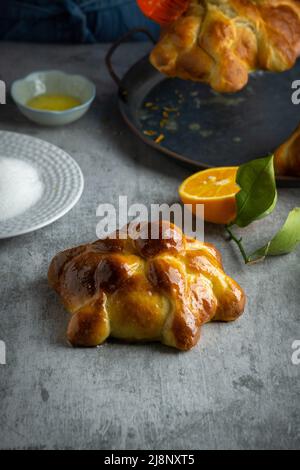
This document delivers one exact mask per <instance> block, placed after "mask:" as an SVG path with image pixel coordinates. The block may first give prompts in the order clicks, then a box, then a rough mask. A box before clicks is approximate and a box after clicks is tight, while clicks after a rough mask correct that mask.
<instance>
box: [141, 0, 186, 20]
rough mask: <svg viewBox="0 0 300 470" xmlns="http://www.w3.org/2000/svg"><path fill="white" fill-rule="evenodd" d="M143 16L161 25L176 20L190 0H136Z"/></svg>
mask: <svg viewBox="0 0 300 470" xmlns="http://www.w3.org/2000/svg"><path fill="white" fill-rule="evenodd" d="M137 4H138V6H139V7H140V9H141V10H142V12H143V13H144V15H145V16H147V17H148V18H150V19H151V20H153V21H156V22H157V23H159V24H161V25H167V24H169V23H173V21H175V20H177V19H178V18H179V17H180V16H181V15H182V13H184V11H185V10H187V8H188V6H189V4H190V0H137Z"/></svg>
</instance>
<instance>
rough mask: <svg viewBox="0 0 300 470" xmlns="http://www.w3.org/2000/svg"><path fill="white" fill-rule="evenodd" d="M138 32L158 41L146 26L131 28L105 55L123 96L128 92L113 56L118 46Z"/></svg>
mask: <svg viewBox="0 0 300 470" xmlns="http://www.w3.org/2000/svg"><path fill="white" fill-rule="evenodd" d="M137 33H142V34H145V35H146V36H148V38H149V39H150V41H151V42H153V44H156V41H155V39H154V37H153V36H152V34H151V33H150V32H149V31H148V30H147V29H145V28H134V29H131V30H130V31H128V32H127V33H126V34H124V36H122V37H121V38H120V39H118V40H117V41H116V42H114V43H113V44H112V46H111V47H110V48H109V50H108V52H107V54H106V57H105V63H106V67H107V70H108V72H109V74H110V76H111V78H112V79H113V80H114V82H115V83H116V84H117V85H118V87H119V93H120V94H121V96H123V97H125V96H126V94H127V92H126V90H125V89H123V88H122V82H121V79H120V78H119V77H118V75H117V74H116V72H115V70H114V68H113V65H112V57H113V55H114V53H115V52H116V50H117V49H118V47H119V46H120V45H121V44H123V42H125V41H127V39H129V38H131V37H132V36H133V35H134V34H137Z"/></svg>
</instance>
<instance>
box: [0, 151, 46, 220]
mask: <svg viewBox="0 0 300 470" xmlns="http://www.w3.org/2000/svg"><path fill="white" fill-rule="evenodd" d="M42 192H43V184H42V182H41V180H40V178H39V175H38V172H37V170H36V169H35V168H34V167H33V166H31V165H30V164H29V163H27V162H24V161H22V160H18V159H17V158H7V157H1V156H0V221H3V220H7V219H11V218H12V217H15V216H17V215H20V214H22V213H23V212H25V211H26V210H27V209H29V207H31V206H33V205H34V204H35V203H36V202H37V201H38V200H39V199H40V197H41V195H42Z"/></svg>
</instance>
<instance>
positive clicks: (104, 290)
mask: <svg viewBox="0 0 300 470" xmlns="http://www.w3.org/2000/svg"><path fill="white" fill-rule="evenodd" d="M153 227H154V226H153V224H152V225H151V224H150V225H148V224H144V225H141V226H140V227H139V233H138V236H137V237H133V236H132V235H131V234H130V231H129V230H128V228H126V229H125V230H123V231H122V233H123V234H124V233H125V236H126V238H124V239H116V236H115V235H116V234H114V236H111V237H109V238H107V239H104V240H98V241H96V242H95V243H92V244H87V245H82V246H79V247H77V248H73V249H70V250H67V251H64V252H62V253H59V254H58V255H56V256H55V258H54V259H53V260H52V262H51V265H50V268H49V273H48V279H49V283H50V285H51V286H52V287H53V288H54V289H55V290H56V292H57V293H58V294H59V295H60V297H61V299H62V302H63V304H64V306H65V308H66V309H67V310H68V311H69V312H70V313H71V314H72V317H71V320H70V323H69V327H68V332H67V335H68V339H69V341H70V342H71V343H72V345H74V346H96V345H99V344H101V343H103V342H104V341H105V340H106V339H107V338H108V337H109V336H112V337H115V338H119V339H122V340H126V341H160V342H162V343H163V344H166V345H168V346H173V347H175V348H178V349H180V350H188V349H190V348H192V347H193V346H194V345H195V344H196V343H197V341H198V339H199V337H200V328H201V325H203V324H204V323H206V322H209V321H211V320H220V321H232V320H235V319H236V318H238V317H239V316H240V315H241V314H242V312H243V310H244V305H245V295H244V292H243V290H242V289H241V288H240V286H239V285H238V284H237V283H236V282H235V281H234V280H233V279H231V278H230V277H229V276H227V275H226V274H225V272H224V270H223V267H222V262H221V257H220V254H219V252H218V251H217V250H216V249H215V248H214V247H213V246H212V245H210V244H207V243H201V242H199V241H197V240H195V239H192V238H188V237H186V236H184V235H183V233H182V232H181V230H180V229H179V228H177V227H176V226H174V225H172V224H168V223H167V222H162V223H160V224H156V227H154V228H155V229H156V230H157V231H156V233H157V234H158V238H156V239H154V238H153V236H152V238H151V235H150V234H151V233H153V232H151V230H153ZM119 233H120V232H119Z"/></svg>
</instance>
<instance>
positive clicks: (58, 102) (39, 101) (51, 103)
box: [26, 93, 82, 111]
mask: <svg viewBox="0 0 300 470" xmlns="http://www.w3.org/2000/svg"><path fill="white" fill-rule="evenodd" d="M81 104H82V102H81V101H80V100H79V99H78V98H74V97H73V96H69V95H50V94H47V93H45V94H42V95H38V96H35V97H34V98H31V99H30V100H29V101H27V103H26V105H27V106H28V107H29V108H32V109H41V110H44V111H66V110H67V109H71V108H75V107H76V106H80V105H81Z"/></svg>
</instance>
